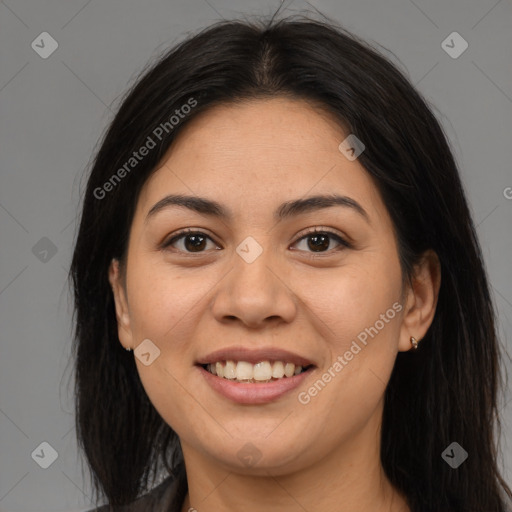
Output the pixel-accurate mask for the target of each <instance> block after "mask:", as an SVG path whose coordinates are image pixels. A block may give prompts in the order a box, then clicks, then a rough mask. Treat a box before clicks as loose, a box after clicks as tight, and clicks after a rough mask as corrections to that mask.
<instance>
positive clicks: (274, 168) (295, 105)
mask: <svg viewBox="0 0 512 512" xmlns="http://www.w3.org/2000/svg"><path fill="white" fill-rule="evenodd" d="M348 135H349V133H348V131H347V130H346V129H344V128H342V126H341V125H340V123H339V122H338V121H337V120H336V119H335V117H334V116H333V115H332V114H330V113H328V112H326V111H325V110H320V109H319V108H318V107H316V106H314V105H312V104H310V103H308V102H306V101H303V100H293V99H288V98H272V99H264V100H251V101H247V102H244V103H236V104H235V103H232V104H227V105H217V106H215V107H212V108H210V109H208V110H206V111H205V112H202V113H200V114H198V115H196V117H195V118H193V119H191V120H190V122H189V123H188V124H187V125H185V126H184V127H183V128H182V129H181V131H180V132H179V133H178V135H177V137H176V139H175V140H174V141H173V144H172V145H171V147H170V148H169V150H168V151H167V153H166V155H165V156H164V157H163V158H162V160H161V162H160V164H159V166H158V169H157V170H156V171H155V173H153V175H152V176H151V177H150V178H149V180H148V181H147V182H146V184H145V186H144V188H143V190H142V192H141V195H140V198H139V204H138V208H137V210H138V211H139V210H140V213H141V214H142V213H144V214H146V213H147V212H148V210H149V209H150V208H151V206H152V205H153V204H154V203H155V202H157V201H158V200H160V199H161V198H162V197H164V196H165V195H166V194H168V193H171V192H172V193H182V194H187V195H190V194H197V195H199V196H208V197H211V198H215V199H216V200H217V201H219V202H222V203H226V204H230V205H233V209H234V210H235V211H237V209H238V212H239V213H241V212H242V211H246V210H248V209H250V210H253V211H254V210H262V209H269V208H270V207H271V205H274V204H275V203H276V202H279V203H281V202H282V201H286V200H289V199H295V198H299V197H304V196H307V195H316V194H329V193H333V192H336V193H339V194H344V195H349V196H350V197H353V198H354V199H355V200H356V201H358V202H360V203H365V204H366V205H367V206H365V209H367V210H370V212H369V213H371V210H374V214H377V215H383V214H384V212H383V211H382V210H383V209H385V208H384V205H383V204H382V201H381V199H380V197H379V195H378V192H377V189H376V187H375V185H374V184H373V181H372V180H371V178H370V176H369V175H368V173H367V172H366V170H365V169H364V168H363V167H362V165H361V164H360V163H359V162H358V161H357V159H356V160H354V161H350V160H348V159H347V158H346V157H345V155H344V154H343V153H342V152H341V151H340V150H339V145H340V143H341V142H342V141H343V140H344V139H345V138H346V137H347V136H348ZM379 208H380V210H381V211H380V212H379V211H378V210H379Z"/></svg>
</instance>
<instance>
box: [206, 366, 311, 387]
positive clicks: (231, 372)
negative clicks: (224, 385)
mask: <svg viewBox="0 0 512 512" xmlns="http://www.w3.org/2000/svg"><path fill="white" fill-rule="evenodd" d="M200 366H201V367H202V368H204V369H205V370H206V371H207V372H209V373H211V374H212V375H216V376H217V377H220V378H222V379H226V380H230V381H234V382H240V383H254V384H257V383H261V384H263V383H268V382H273V381H277V380H282V379H289V378H290V377H294V376H295V375H300V374H301V373H304V372H306V371H308V370H309V369H311V368H313V365H308V366H304V367H303V366H297V365H295V364H293V363H288V362H285V361H273V362H271V361H261V362H259V363H256V364H252V363H248V362H247V361H233V360H227V361H217V362H214V363H209V364H202V365H200Z"/></svg>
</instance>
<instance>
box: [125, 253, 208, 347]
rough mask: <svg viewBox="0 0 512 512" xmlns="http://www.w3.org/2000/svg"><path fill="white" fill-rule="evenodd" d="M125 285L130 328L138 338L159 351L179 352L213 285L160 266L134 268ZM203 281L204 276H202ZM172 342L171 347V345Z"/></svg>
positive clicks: (145, 264)
mask: <svg viewBox="0 0 512 512" xmlns="http://www.w3.org/2000/svg"><path fill="white" fill-rule="evenodd" d="M131 276H132V279H131V281H130V282H129V283H128V297H129V308H130V321H131V327H132V330H133V331H134V333H135V335H136V336H137V337H138V338H141V339H143V338H150V339H154V340H155V342H158V344H159V347H160V349H161V350H169V349H170V348H178V347H179V343H177V342H178V341H179V340H181V339H183V333H184V332H186V331H187V330H188V329H189V328H191V325H190V323H191V319H192V317H193V315H194V309H195V308H200V307H201V300H202V299H203V298H205V296H206V295H207V293H208V290H209V289H210V288H211V286H212V284H213V283H210V282H209V281H210V280H211V279H210V280H209V279H197V278H191V277H187V275H186V270H185V271H183V270H182V271H178V270H173V269H171V268H170V267H169V266H166V265H164V264H162V263H156V264H154V265H151V264H150V261H148V262H144V264H141V265H140V266H139V267H138V268H137V266H136V265H135V264H134V266H133V269H132V273H131ZM205 277H206V276H205ZM171 341H172V342H173V343H172V344H171V343H170V342H171Z"/></svg>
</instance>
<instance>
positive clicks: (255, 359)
mask: <svg viewBox="0 0 512 512" xmlns="http://www.w3.org/2000/svg"><path fill="white" fill-rule="evenodd" d="M217 361H246V362H248V363H251V364H256V363H261V362H262V361H270V362H274V361H282V362H284V363H293V364H294V365H295V366H303V367H304V366H311V365H314V363H313V362H312V361H310V360H308V359H306V358H305V357H302V356H300V355H298V354H294V353H293V352H289V351H288V350H283V349H279V348H275V347H264V348H259V349H256V350H251V349H248V348H247V347H226V348H221V349H220V350H215V351H214V352H210V353H209V354H208V355H206V356H204V357H200V358H199V359H198V360H197V364H199V365H204V364H210V363H216V362H217Z"/></svg>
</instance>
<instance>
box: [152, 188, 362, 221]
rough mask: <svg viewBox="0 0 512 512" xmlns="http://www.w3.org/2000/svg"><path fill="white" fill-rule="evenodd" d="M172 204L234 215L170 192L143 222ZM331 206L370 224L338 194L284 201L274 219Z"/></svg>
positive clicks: (226, 216) (356, 205)
mask: <svg viewBox="0 0 512 512" xmlns="http://www.w3.org/2000/svg"><path fill="white" fill-rule="evenodd" d="M172 206H178V207H182V208H188V209H189V210H193V211H195V212H197V213H199V214H202V215H208V216H213V217H218V218H222V219H225V220H232V219H233V217H234V215H233V212H232V211H231V210H229V209H228V208H226V207H225V206H223V205H222V204H220V203H218V202H217V201H214V200H212V199H207V198H205V197H197V196H186V195H181V194H177V195H173V194H171V195H168V196H165V197H164V198H163V199H161V200H160V201H158V202H157V203H156V204H154V205H153V207H152V208H151V209H150V210H149V212H148V214H147V215H146V219H145V222H147V221H148V220H149V219H150V217H153V216H154V215H156V214H157V213H158V212H160V211H161V210H164V209H167V208H169V207H172ZM332 206H343V207H345V208H351V209H352V210H353V211H355V212H357V213H358V214H359V215H361V216H362V217H363V218H364V219H365V220H366V222H367V223H368V224H371V222H370V217H369V215H368V213H367V212H366V210H365V209H364V208H363V207H362V206H361V205H360V204H359V203H358V202H357V201H356V200H355V199H352V198H351V197H348V196H342V195H338V194H332V195H316V196H310V197H306V198H303V199H295V200H293V201H286V202H284V203H282V204H281V205H280V206H279V207H278V208H277V209H276V211H275V212H274V219H275V220H282V219H285V218H289V217H292V216H296V215H301V214H305V213H309V212H312V211H315V210H321V209H324V208H330V207H332Z"/></svg>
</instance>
